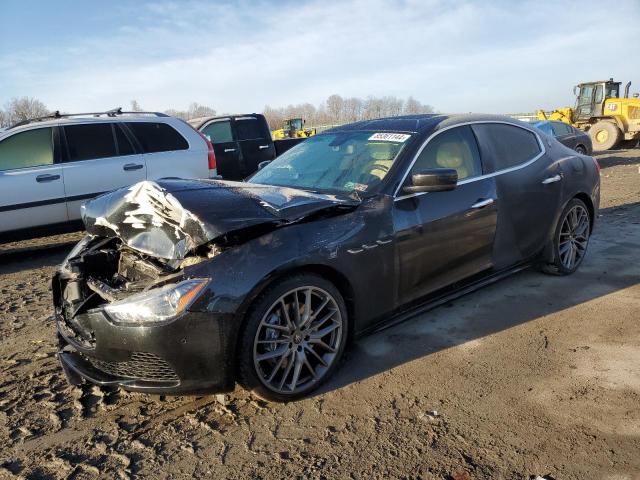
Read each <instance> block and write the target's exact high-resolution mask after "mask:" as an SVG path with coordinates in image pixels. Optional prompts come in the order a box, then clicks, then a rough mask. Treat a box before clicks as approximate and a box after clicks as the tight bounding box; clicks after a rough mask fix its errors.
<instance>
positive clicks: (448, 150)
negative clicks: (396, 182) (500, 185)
mask: <svg viewBox="0 0 640 480" xmlns="http://www.w3.org/2000/svg"><path fill="white" fill-rule="evenodd" d="M432 168H454V169H455V170H456V171H457V172H458V180H464V179H465V178H471V177H476V176H478V175H481V174H482V165H481V163H480V155H479V152H478V146H477V144H476V140H475V138H474V136H473V132H472V131H471V129H470V128H469V127H468V126H462V127H456V128H452V129H451V130H446V131H445V132H443V133H441V134H439V135H436V136H435V137H434V138H433V139H432V140H430V141H429V143H427V146H426V147H425V148H424V150H422V152H421V153H420V155H419V156H418V158H417V160H416V162H415V163H414V165H413V168H412V169H411V175H413V174H416V173H419V172H421V171H424V170H430V169H432Z"/></svg>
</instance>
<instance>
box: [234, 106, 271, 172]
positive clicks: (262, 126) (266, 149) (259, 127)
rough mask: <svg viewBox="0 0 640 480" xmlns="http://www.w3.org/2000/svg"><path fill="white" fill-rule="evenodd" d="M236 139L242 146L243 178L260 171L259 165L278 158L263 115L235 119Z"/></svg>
mask: <svg viewBox="0 0 640 480" xmlns="http://www.w3.org/2000/svg"><path fill="white" fill-rule="evenodd" d="M234 124H235V131H236V138H237V139H238V144H239V145H240V157H241V165H242V169H243V172H242V178H246V177H248V176H249V175H251V174H252V173H253V172H255V171H256V170H258V164H259V163H260V162H265V161H269V160H273V159H274V158H276V149H275V147H274V145H273V141H272V140H271V132H269V127H268V126H267V122H266V120H265V118H264V117H263V116H261V115H255V116H254V115H247V116H244V117H235V118H234Z"/></svg>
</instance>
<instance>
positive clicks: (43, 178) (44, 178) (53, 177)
mask: <svg viewBox="0 0 640 480" xmlns="http://www.w3.org/2000/svg"><path fill="white" fill-rule="evenodd" d="M54 180H60V175H49V174H44V175H38V176H37V177H36V182H38V183H44V182H53V181H54Z"/></svg>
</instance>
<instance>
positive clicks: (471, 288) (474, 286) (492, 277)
mask: <svg viewBox="0 0 640 480" xmlns="http://www.w3.org/2000/svg"><path fill="white" fill-rule="evenodd" d="M534 264H535V261H533V260H528V261H526V262H524V263H520V264H517V265H515V266H513V267H510V268H507V269H505V270H501V271H499V272H495V273H491V274H489V275H486V276H483V277H482V278H480V279H475V280H471V281H470V282H468V283H465V284H463V285H461V286H460V287H459V288H455V289H454V290H449V291H447V292H444V293H441V294H436V295H435V296H434V297H427V299H426V301H424V302H423V303H420V304H419V305H416V306H413V307H410V308H409V309H408V310H404V311H402V312H399V313H396V314H393V316H392V317H391V318H390V319H386V320H383V321H381V322H378V323H376V324H374V325H372V326H371V327H369V328H367V329H365V330H363V331H361V332H359V333H358V334H357V335H356V338H360V337H363V336H365V335H369V334H371V333H374V332H379V331H382V330H385V329H387V328H391V327H393V326H394V325H398V324H399V323H402V322H404V321H406V320H409V319H411V318H413V317H416V316H418V315H420V314H422V313H425V312H428V311H429V310H433V309H434V308H436V307H439V306H440V305H443V304H445V303H447V302H450V301H451V300H455V299H456V298H460V297H462V296H464V295H467V294H468V293H472V292H475V291H476V290H479V289H480V288H482V287H486V286H487V285H491V284H492V283H495V282H498V281H499V280H502V279H504V278H506V277H509V276H511V275H513V274H514V273H517V272H521V271H522V270H526V269H527V268H529V267H531V266H533V265H534Z"/></svg>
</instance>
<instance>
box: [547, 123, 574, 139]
mask: <svg viewBox="0 0 640 480" xmlns="http://www.w3.org/2000/svg"><path fill="white" fill-rule="evenodd" d="M551 128H553V134H554V135H555V136H556V137H564V136H566V135H570V134H571V133H573V132H572V131H571V127H569V125H567V124H566V123H560V122H558V123H552V124H551Z"/></svg>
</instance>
